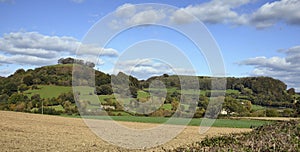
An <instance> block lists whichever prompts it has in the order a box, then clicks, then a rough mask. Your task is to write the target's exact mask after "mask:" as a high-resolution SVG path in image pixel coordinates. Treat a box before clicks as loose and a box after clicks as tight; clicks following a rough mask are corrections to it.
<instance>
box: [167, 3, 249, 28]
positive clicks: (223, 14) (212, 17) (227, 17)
mask: <svg viewBox="0 0 300 152" xmlns="http://www.w3.org/2000/svg"><path fill="white" fill-rule="evenodd" d="M249 1H250V0H230V1H223V0H213V1H210V2H207V3H202V4H199V5H190V6H187V7H185V8H181V9H178V10H177V11H175V12H174V14H173V16H171V20H172V21H174V22H176V23H184V22H186V23H188V22H190V21H192V19H191V17H189V16H188V15H187V13H188V14H191V15H194V16H195V17H197V18H198V19H200V20H201V21H203V22H206V23H212V24H215V23H230V22H233V23H240V22H241V21H243V20H244V19H243V16H242V15H239V14H238V13H237V12H235V11H233V9H234V8H237V7H239V6H241V5H244V4H247V3H249Z"/></svg>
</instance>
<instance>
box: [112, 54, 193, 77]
mask: <svg viewBox="0 0 300 152" xmlns="http://www.w3.org/2000/svg"><path fill="white" fill-rule="evenodd" d="M120 71H122V72H124V73H126V74H130V75H133V76H135V77H137V78H139V79H147V78H149V77H152V76H157V75H162V74H165V73H166V74H176V75H192V74H195V71H194V70H193V69H188V68H183V67H178V66H176V67H170V65H167V64H164V63H162V62H159V61H156V60H153V59H148V58H143V59H132V60H124V61H119V62H118V63H117V64H116V65H115V68H114V69H113V73H114V74H117V73H118V72H120Z"/></svg>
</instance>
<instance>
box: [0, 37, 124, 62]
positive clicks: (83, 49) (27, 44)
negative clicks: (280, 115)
mask: <svg viewBox="0 0 300 152" xmlns="http://www.w3.org/2000/svg"><path fill="white" fill-rule="evenodd" d="M79 46H80V51H79V53H78V55H87V56H97V55H101V56H107V57H116V56H118V52H117V51H116V50H114V49H112V48H101V47H98V46H96V45H92V44H81V42H79V41H78V40H77V39H75V38H73V37H67V36H61V37H59V36H48V35H43V34H40V33H38V32H13V33H9V34H4V35H3V37H1V38H0V63H6V64H21V65H23V64H26V65H46V64H54V63H56V60H57V59H58V58H61V57H64V56H73V55H75V54H76V50H77V48H78V47H79Z"/></svg>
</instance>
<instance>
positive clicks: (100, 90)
mask: <svg viewBox="0 0 300 152" xmlns="http://www.w3.org/2000/svg"><path fill="white" fill-rule="evenodd" d="M67 59H68V62H67V61H66V62H65V60H64V59H60V60H59V64H57V65H51V66H44V67H40V68H36V69H29V70H26V71H25V70H24V69H19V70H17V71H16V72H15V73H14V74H12V75H10V76H8V77H5V78H4V77H0V93H1V95H0V109H2V110H13V111H27V112H40V111H41V109H40V108H41V104H42V102H41V101H44V102H43V105H44V106H45V107H48V109H47V108H46V110H45V111H47V110H48V111H50V112H49V113H54V114H57V113H69V114H72V113H77V108H76V105H75V100H74V96H73V93H72V91H71V86H72V70H73V68H74V67H75V68H76V67H79V68H80V67H85V68H86V67H88V68H89V69H90V70H92V67H93V65H94V64H92V63H84V62H83V61H80V62H77V60H69V59H70V58H67ZM70 62H71V63H70ZM72 63H74V64H75V66H74V67H73V64H72ZM93 72H95V85H96V89H95V90H94V91H91V92H90V94H97V95H98V96H99V99H101V100H102V101H101V104H102V105H107V106H111V107H114V108H111V109H110V111H112V114H120V115H122V114H123V109H122V106H120V105H119V104H118V103H117V102H116V99H115V97H113V96H112V95H111V94H112V93H113V89H112V87H111V80H112V78H114V77H125V78H126V77H128V78H129V82H130V83H129V86H130V87H129V91H130V94H131V97H133V98H136V99H137V100H138V101H139V102H145V101H147V99H149V96H150V94H149V84H151V82H152V81H153V80H159V81H161V82H163V83H164V85H165V86H166V88H167V96H166V98H165V101H164V105H163V106H162V107H161V108H160V110H161V111H159V112H160V113H155V114H153V115H154V116H156V115H159V116H170V115H171V114H172V113H173V112H174V111H175V110H176V109H177V108H178V103H179V101H180V95H181V85H180V80H179V76H176V75H167V74H164V75H162V76H155V77H151V78H149V79H147V80H138V79H137V78H134V77H133V76H127V75H126V74H124V73H119V74H118V75H110V74H105V73H103V72H101V71H97V70H95V71H93ZM77 75H79V76H83V77H84V73H82V74H80V73H78V74H77ZM180 77H182V76H180ZM183 77H188V76H183ZM197 78H198V80H199V89H200V90H201V91H200V97H199V100H198V101H197V112H198V115H199V117H200V116H201V115H203V114H204V112H205V109H206V106H207V104H208V102H209V97H210V96H211V95H212V92H213V93H214V95H216V92H218V91H219V90H218V88H217V89H216V88H215V89H214V90H212V85H211V83H212V80H214V81H218V78H213V77H206V76H199V77H197ZM226 80H227V84H226V88H219V89H226V94H225V96H226V98H225V103H224V105H223V107H224V108H225V109H226V110H227V111H228V113H238V114H241V113H243V115H249V114H250V113H252V112H255V111H253V108H251V106H252V105H255V106H256V105H259V106H267V107H275V108H284V109H285V110H288V112H287V113H288V114H286V116H295V115H297V114H299V104H298V103H296V101H297V100H299V99H300V97H299V95H297V94H296V93H295V90H294V89H293V88H290V89H287V85H286V84H285V83H283V82H282V81H280V80H277V79H273V78H271V77H243V78H234V77H228V78H226ZM77 83H78V85H79V84H80V83H82V82H73V84H77ZM191 85H192V84H191ZM46 86H64V87H67V88H68V87H69V88H70V89H69V91H67V92H64V91H62V92H61V93H60V94H59V95H56V96H54V95H53V96H51V98H45V97H42V95H41V93H39V91H38V90H39V89H40V90H42V88H46ZM224 87H225V86H224ZM58 90H59V89H58ZM114 91H115V92H116V90H114ZM220 92H221V91H220ZM51 93H52V91H49V92H48V94H51ZM216 97H217V96H216ZM95 104H99V103H93V104H91V105H95ZM128 104H130V103H128ZM54 106H56V107H58V106H59V107H60V108H58V109H55V108H53V107H54ZM249 106H250V107H249ZM233 107H234V108H233ZM94 108H95V107H94ZM182 108H185V109H186V110H188V107H184V106H183V107H182ZM251 109H252V111H251ZM265 110H266V109H265ZM114 111H117V112H114ZM197 112H196V113H197ZM245 112H246V113H245ZM264 112H265V113H266V111H264ZM269 112H270V113H272V112H273V113H274V110H273V111H272V109H271V111H269ZM257 115H260V113H258V114H257ZM275 115H278V113H277V114H275Z"/></svg>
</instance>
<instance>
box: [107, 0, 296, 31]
mask: <svg viewBox="0 0 300 152" xmlns="http://www.w3.org/2000/svg"><path fill="white" fill-rule="evenodd" d="M254 2H255V0H212V1H209V2H205V3H200V4H196V5H189V6H187V7H183V8H179V9H177V10H169V9H166V8H155V7H145V8H142V7H141V6H136V5H133V4H128V3H127V4H124V5H122V6H120V7H118V8H117V9H116V12H115V16H116V17H117V19H115V20H113V21H112V22H111V23H110V26H111V27H112V28H114V29H115V28H118V27H120V26H119V25H137V24H151V23H157V22H158V21H161V20H166V21H168V22H171V23H175V24H187V23H191V22H193V21H195V17H196V18H198V19H199V20H201V21H203V22H204V23H210V24H230V25H249V26H254V27H256V28H266V27H270V26H273V25H275V24H277V23H278V22H284V23H286V24H291V25H300V1H299V0H279V1H274V2H268V3H266V4H264V5H262V6H261V7H259V8H257V9H256V10H253V11H252V12H250V13H241V12H239V10H240V8H241V6H243V5H246V4H249V3H254Z"/></svg>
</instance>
